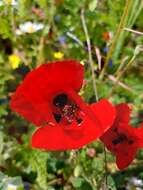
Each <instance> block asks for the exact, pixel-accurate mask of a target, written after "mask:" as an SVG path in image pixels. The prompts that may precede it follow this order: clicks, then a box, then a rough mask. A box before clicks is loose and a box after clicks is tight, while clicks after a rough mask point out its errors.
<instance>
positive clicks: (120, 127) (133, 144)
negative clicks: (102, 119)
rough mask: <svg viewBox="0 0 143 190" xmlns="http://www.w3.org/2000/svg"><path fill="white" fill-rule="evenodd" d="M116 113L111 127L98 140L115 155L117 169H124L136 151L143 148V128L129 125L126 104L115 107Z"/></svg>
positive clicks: (128, 112)
mask: <svg viewBox="0 0 143 190" xmlns="http://www.w3.org/2000/svg"><path fill="white" fill-rule="evenodd" d="M116 112H117V115H116V119H115V121H114V123H113V125H112V127H111V128H110V129H109V130H108V131H107V132H106V133H105V134H104V135H103V136H102V137H101V138H100V139H101V140H102V141H103V143H104V144H105V145H106V147H107V148H108V150H110V151H111V152H113V153H114V154H115V155H116V163H117V166H118V168H119V169H124V168H126V167H127V166H128V165H129V164H130V163H131V162H132V161H133V159H134V157H135V156H136V153H137V149H138V148H142V147H143V140H142V137H143V127H141V128H134V127H132V126H130V125H129V121H130V109H129V107H128V105H127V104H119V105H117V106H116Z"/></svg>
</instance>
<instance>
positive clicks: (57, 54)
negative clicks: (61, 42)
mask: <svg viewBox="0 0 143 190" xmlns="http://www.w3.org/2000/svg"><path fill="white" fill-rule="evenodd" d="M63 57H64V54H63V53H62V52H60V51H58V52H55V53H54V58H56V59H62V58H63Z"/></svg>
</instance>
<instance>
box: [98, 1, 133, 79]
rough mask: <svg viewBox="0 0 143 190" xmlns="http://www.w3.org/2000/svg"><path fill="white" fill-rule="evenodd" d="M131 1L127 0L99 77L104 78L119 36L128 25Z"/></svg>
mask: <svg viewBox="0 0 143 190" xmlns="http://www.w3.org/2000/svg"><path fill="white" fill-rule="evenodd" d="M131 2H132V1H131V0H127V1H126V5H125V8H124V12H123V15H122V17H121V20H120V23H119V26H118V28H117V31H116V33H115V37H114V39H113V41H112V43H111V47H110V50H109V52H108V54H107V57H106V60H105V64H104V67H103V69H102V71H101V74H100V76H99V79H103V77H104V73H105V70H106V67H107V65H108V63H109V60H110V59H111V57H112V54H113V51H114V48H115V46H116V43H117V41H118V39H119V36H120V34H121V32H122V31H123V28H124V27H125V25H126V17H127V16H128V14H129V9H130V5H131Z"/></svg>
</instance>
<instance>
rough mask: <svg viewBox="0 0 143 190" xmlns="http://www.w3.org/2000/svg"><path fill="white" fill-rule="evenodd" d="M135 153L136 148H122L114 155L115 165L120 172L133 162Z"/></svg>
mask: <svg viewBox="0 0 143 190" xmlns="http://www.w3.org/2000/svg"><path fill="white" fill-rule="evenodd" d="M136 153H137V147H136V146H132V147H129V146H125V145H124V146H123V147H122V148H121V149H120V151H118V152H117V153H116V163H117V166H118V168H119V169H120V170H123V169H125V168H126V167H128V166H129V164H131V162H132V161H133V160H134V158H135V156H136Z"/></svg>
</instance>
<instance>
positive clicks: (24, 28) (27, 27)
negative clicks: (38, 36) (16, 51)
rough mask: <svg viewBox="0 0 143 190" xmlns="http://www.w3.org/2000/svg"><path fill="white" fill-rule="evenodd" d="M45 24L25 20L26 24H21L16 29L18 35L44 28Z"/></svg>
mask: <svg viewBox="0 0 143 190" xmlns="http://www.w3.org/2000/svg"><path fill="white" fill-rule="evenodd" d="M43 28H44V25H43V24H42V23H34V22H30V21H29V22H25V23H24V24H20V25H19V28H18V29H17V30H16V34H17V35H21V34H23V33H29V34H31V33H34V32H37V31H39V30H42V29H43Z"/></svg>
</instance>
